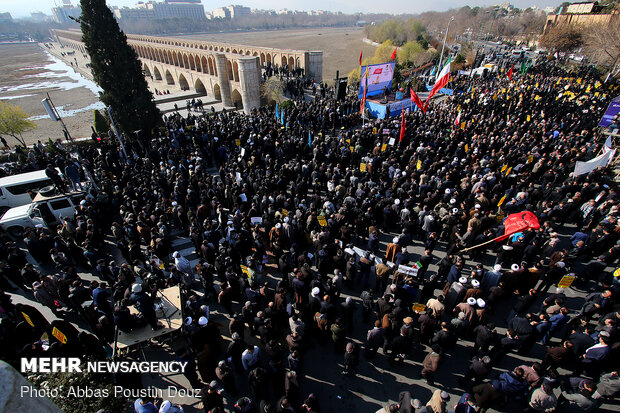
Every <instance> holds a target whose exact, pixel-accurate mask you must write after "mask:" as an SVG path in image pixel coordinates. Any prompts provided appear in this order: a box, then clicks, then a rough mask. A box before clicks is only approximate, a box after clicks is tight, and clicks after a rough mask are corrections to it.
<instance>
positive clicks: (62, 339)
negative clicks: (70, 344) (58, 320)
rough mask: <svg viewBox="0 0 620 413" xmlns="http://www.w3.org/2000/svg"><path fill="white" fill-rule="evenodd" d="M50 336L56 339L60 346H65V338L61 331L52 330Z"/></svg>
mask: <svg viewBox="0 0 620 413" xmlns="http://www.w3.org/2000/svg"><path fill="white" fill-rule="evenodd" d="M52 335H53V336H54V337H56V338H57V339H58V341H60V342H61V343H62V344H67V336H65V335H64V334H63V333H62V331H60V330H59V329H57V328H56V327H54V328H52Z"/></svg>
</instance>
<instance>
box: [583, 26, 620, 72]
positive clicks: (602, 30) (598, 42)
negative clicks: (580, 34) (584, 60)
mask: <svg viewBox="0 0 620 413" xmlns="http://www.w3.org/2000/svg"><path fill="white" fill-rule="evenodd" d="M584 45H585V52H586V54H587V55H588V56H589V57H590V59H592V61H593V62H595V63H597V64H599V65H602V66H605V67H607V68H608V69H610V70H611V71H612V73H615V72H617V71H618V69H619V66H620V24H618V21H615V22H614V21H612V22H610V23H608V24H607V25H592V26H591V27H589V28H588V30H587V31H586V33H585V35H584Z"/></svg>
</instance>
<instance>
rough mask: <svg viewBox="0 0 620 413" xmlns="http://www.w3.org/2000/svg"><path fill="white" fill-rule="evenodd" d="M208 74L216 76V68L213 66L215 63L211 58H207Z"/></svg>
mask: <svg viewBox="0 0 620 413" xmlns="http://www.w3.org/2000/svg"><path fill="white" fill-rule="evenodd" d="M209 73H210V74H212V75H215V76H217V66H216V65H215V61H214V59H213V56H212V55H211V56H209Z"/></svg>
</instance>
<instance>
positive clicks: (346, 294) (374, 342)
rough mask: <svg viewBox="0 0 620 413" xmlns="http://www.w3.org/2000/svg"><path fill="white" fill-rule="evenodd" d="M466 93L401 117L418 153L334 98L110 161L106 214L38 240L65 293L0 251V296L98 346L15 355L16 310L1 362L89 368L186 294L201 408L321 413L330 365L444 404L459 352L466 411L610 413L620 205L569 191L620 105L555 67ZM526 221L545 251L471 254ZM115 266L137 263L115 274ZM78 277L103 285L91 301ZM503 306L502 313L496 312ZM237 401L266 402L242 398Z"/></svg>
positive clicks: (169, 139)
mask: <svg viewBox="0 0 620 413" xmlns="http://www.w3.org/2000/svg"><path fill="white" fill-rule="evenodd" d="M290 81H291V82H297V83H295V85H293V86H294V87H295V90H299V88H300V87H301V86H303V85H302V84H301V83H299V82H300V81H299V82H298V81H297V80H295V79H292V80H290ZM451 86H452V88H453V89H454V90H455V91H456V93H455V95H454V96H452V97H450V98H447V99H443V98H442V99H439V100H438V101H436V102H435V103H432V104H431V105H430V107H429V109H428V111H427V112H426V114H422V113H421V112H420V111H414V112H410V113H407V114H406V115H404V120H405V135H404V138H402V140H400V139H399V133H400V129H401V127H402V125H400V122H401V117H400V116H399V117H398V118H395V119H394V118H392V119H386V120H377V121H368V120H366V121H365V122H364V124H363V125H362V119H361V116H360V114H359V100H358V99H357V97H348V98H346V99H345V100H344V101H341V102H336V101H335V100H334V99H331V98H330V96H329V95H324V94H323V95H321V94H319V95H317V96H316V98H315V99H314V100H310V101H304V100H302V99H297V100H295V101H294V103H293V105H292V106H291V108H290V109H288V110H287V111H286V112H285V114H284V115H283V116H281V117H279V118H276V114H275V113H274V109H273V108H267V107H264V108H260V109H259V110H257V111H254V112H252V114H250V115H244V114H241V113H238V112H221V113H217V114H208V115H200V116H197V114H191V113H190V114H189V115H188V117H186V118H183V117H181V116H180V115H178V114H173V115H171V116H169V117H168V118H167V119H166V125H165V127H162V128H159V129H156V130H155V131H154V132H153V134H152V139H151V140H150V142H148V144H147V145H142V146H138V145H135V147H133V148H132V147H130V148H129V153H130V156H129V157H127V158H126V157H125V155H124V153H123V152H122V151H121V150H120V148H118V147H116V146H115V145H114V144H113V143H111V142H107V143H106V142H104V143H100V144H98V145H93V146H91V147H89V148H86V149H83V150H82V157H83V159H84V165H85V166H88V168H90V169H91V170H92V171H93V172H94V175H95V176H96V177H97V180H98V181H99V192H98V194H97V195H96V196H91V197H88V198H87V199H86V200H85V202H84V203H83V204H82V205H81V206H80V207H79V208H78V211H77V213H76V216H75V217H73V218H72V219H64V220H63V223H62V225H61V226H60V227H59V228H57V229H55V230H53V231H52V230H51V229H47V228H36V229H33V230H29V231H27V232H26V234H25V236H24V243H25V246H26V248H27V249H28V251H29V253H30V254H31V255H32V257H33V258H35V259H36V261H37V262H38V264H39V265H40V266H41V267H42V268H45V269H46V271H45V272H46V273H48V274H50V275H42V274H41V273H40V272H39V271H37V269H36V267H35V266H33V265H31V264H27V261H26V258H25V255H24V253H23V252H22V251H21V250H20V248H19V246H20V243H21V240H19V242H16V243H14V242H12V241H11V240H9V239H8V238H5V242H2V243H0V258H1V259H2V261H1V263H0V274H1V277H0V283H1V284H0V288H1V289H2V290H3V291H7V290H8V291H15V290H16V287H17V288H19V290H21V291H19V294H22V295H24V294H25V295H26V296H28V297H33V299H35V300H37V301H38V302H40V303H41V304H42V305H44V306H46V307H49V308H50V309H51V310H52V311H54V312H55V313H56V314H58V315H59V316H60V317H65V316H66V314H67V312H68V311H71V312H72V311H75V312H77V313H79V314H81V315H83V316H86V315H85V314H84V310H83V304H84V303H86V302H88V301H91V300H92V301H93V306H94V308H95V309H96V313H95V316H92V315H89V316H88V317H89V318H88V321H89V324H90V326H91V329H92V332H93V334H94V336H89V338H88V339H87V338H85V336H83V338H84V342H83V343H81V344H80V345H78V346H75V347H70V348H68V346H64V347H63V345H61V344H59V343H54V346H51V347H50V348H49V349H47V350H44V349H43V348H41V345H40V343H35V344H33V342H32V341H27V339H28V338H30V337H27V336H26V338H24V339H22V340H19V339H17V340H16V339H12V338H10V339H9V337H14V334H12V333H13V332H15V331H17V330H18V329H19V328H18V325H17V322H18V319H17V317H16V311H17V309H16V308H15V306H13V305H12V304H11V303H10V297H9V296H8V295H7V294H5V293H2V297H1V299H2V301H1V305H2V314H3V318H2V324H1V325H0V329H1V334H0V343H1V344H0V352H1V353H2V359H4V360H7V361H9V362H13V363H14V362H15V361H16V360H17V359H18V357H22V356H23V355H24V354H28V355H33V356H36V355H42V354H50V353H52V354H62V355H66V354H80V355H81V354H83V352H85V351H86V350H85V349H88V352H87V354H92V356H93V357H97V356H98V355H99V353H100V352H101V351H97V347H98V348H99V350H101V348H103V347H104V346H105V345H106V344H107V345H108V346H109V345H112V343H113V342H114V330H115V328H118V329H120V330H121V331H125V332H130V331H132V330H133V329H135V328H138V327H140V326H143V325H145V324H149V325H150V327H151V328H152V329H154V330H156V329H159V328H161V325H160V324H159V323H158V321H157V318H156V314H155V311H154V308H153V296H154V292H155V291H157V289H161V288H164V287H165V286H171V285H179V286H180V287H181V289H182V291H183V303H184V308H183V313H184V317H185V323H184V326H183V333H184V334H185V336H186V337H187V341H188V345H187V347H186V348H182V349H179V350H178V351H177V352H176V355H175V357H177V358H178V359H182V360H186V361H189V362H190V366H191V368H190V369H188V370H187V371H186V372H185V375H186V377H187V379H188V380H189V381H190V383H191V385H192V386H193V387H195V388H203V391H202V398H203V405H204V410H205V412H221V411H224V395H226V396H228V397H232V398H235V400H237V398H238V400H237V402H236V403H235V404H234V411H238V412H259V411H260V412H318V411H319V405H318V397H317V396H316V395H314V394H310V395H307V394H302V392H301V391H300V390H301V388H302V387H303V381H304V365H303V360H304V358H305V356H306V354H307V352H308V351H315V352H316V351H329V350H328V348H329V347H328V345H329V346H332V347H333V351H335V352H337V353H341V354H342V366H343V369H342V373H343V374H345V375H350V376H354V375H355V374H356V370H357V368H358V366H359V364H360V363H365V362H367V361H366V360H367V359H369V360H372V359H373V358H376V357H382V356H384V357H387V358H389V360H390V361H391V362H392V363H395V364H397V363H402V362H403V360H405V359H408V358H411V355H412V354H413V353H420V352H426V353H427V355H426V357H425V358H424V360H423V362H422V371H421V377H422V378H423V379H425V380H426V381H427V382H428V383H430V384H433V385H434V384H435V380H436V375H437V374H436V372H437V371H438V369H448V370H449V369H450V364H449V362H446V360H449V359H450V357H451V355H452V354H453V352H454V350H455V348H457V347H461V346H467V347H471V357H472V359H471V363H470V367H469V368H468V370H467V371H464V372H463V371H454V372H453V373H456V374H461V375H462V377H461V380H460V384H461V389H462V391H463V396H462V397H461V399H460V400H459V402H458V404H457V406H456V411H458V412H472V411H485V410H487V409H489V408H494V407H498V406H499V407H500V408H501V406H520V408H522V409H529V411H539V412H542V411H545V412H550V411H552V410H554V409H555V408H556V407H559V406H562V405H568V404H572V405H576V406H578V408H579V409H582V410H593V409H595V408H597V407H598V406H599V405H600V404H601V403H604V402H605V400H607V399H610V398H613V397H615V396H616V395H617V393H618V391H619V390H620V378H619V377H618V367H619V365H618V363H619V361H620V357H619V355H620V353H619V351H620V342H619V337H620V335H619V332H620V330H619V329H618V326H619V323H620V307H619V300H618V297H619V296H620V277H618V276H616V273H615V272H613V270H614V269H615V265H616V264H617V260H618V256H619V255H620V245H619V244H618V240H619V238H620V237H619V234H620V231H619V228H620V227H619V226H618V222H617V219H618V217H619V216H620V212H619V210H618V208H619V203H620V198H619V197H618V194H617V192H616V191H617V189H616V183H615V181H614V179H613V178H614V175H613V172H612V170H611V168H598V169H596V170H594V171H592V172H591V173H589V174H585V175H581V176H573V174H572V172H573V169H574V166H575V163H576V162H577V161H586V160H589V159H591V158H593V157H594V156H596V155H597V154H598V153H599V151H600V150H602V149H603V143H604V142H605V138H606V137H605V136H602V135H601V134H600V133H599V131H598V130H597V124H598V121H599V119H600V118H601V116H602V113H603V112H604V110H605V108H606V105H607V103H608V102H609V100H610V98H611V97H612V96H613V94H614V92H615V93H617V89H618V86H617V85H616V84H615V83H613V82H609V83H606V84H601V83H600V82H599V81H597V80H596V79H594V78H593V77H592V76H591V74H590V73H589V72H583V73H573V74H566V73H564V72H563V71H561V70H560V69H556V68H554V67H547V66H539V67H537V68H532V69H531V71H530V72H529V73H528V74H527V75H525V76H516V77H515V78H514V79H513V80H512V81H510V80H508V79H507V78H505V77H503V76H496V77H487V78H470V77H467V76H459V77H456V78H454V79H453V81H452V83H451ZM296 96H297V92H296ZM457 117H458V119H459V120H460V122H459V123H458V124H455V119H457ZM360 125H361V126H360ZM41 149H42V148H37V147H35V148H32V149H31V150H30V152H29V153H32V155H28V158H27V159H28V162H29V163H30V167H32V168H42V167H45V166H46V165H47V164H55V165H59V166H60V165H62V166H63V168H64V165H65V164H66V161H67V156H68V154H67V153H64V152H63V151H62V150H60V149H57V150H55V151H54V152H53V153H50V152H46V151H44V150H41ZM145 149H147V150H145ZM524 210H528V211H532V212H533V213H534V214H535V215H536V216H537V217H538V220H539V222H540V224H541V226H540V229H538V230H528V231H523V232H520V233H517V234H514V235H512V236H510V237H508V238H507V239H506V240H504V241H501V242H491V243H487V244H485V245H484V246H482V247H478V248H474V249H471V250H468V249H469V248H471V247H474V246H477V245H479V244H483V243H485V242H487V241H490V240H492V239H494V238H495V237H497V236H499V235H502V234H503V233H504V227H503V224H502V222H503V218H504V217H505V216H507V215H509V214H511V213H516V212H521V211H524ZM175 234H181V235H182V236H186V237H189V239H191V242H192V243H193V245H194V247H195V250H196V255H197V256H198V257H199V258H200V263H199V264H198V265H196V266H195V267H192V266H191V265H190V263H189V261H188V260H187V258H186V257H183V256H182V255H181V254H180V253H179V252H178V251H174V250H173V249H172V247H171V240H172V237H173V236H174V235H175ZM106 237H107V239H108V240H112V241H113V242H106V241H105V239H106ZM385 244H387V246H385ZM414 246H415V247H420V246H422V247H423V249H424V253H423V254H420V255H417V254H412V253H411V249H412V248H411V247H414ZM354 247H355V249H354ZM113 248H118V249H119V250H120V253H121V255H122V257H123V259H124V260H123V262H118V261H114V260H111V258H110V257H111V256H112V255H111V253H112V249H113ZM438 252H439V253H438ZM444 252H445V254H444ZM431 265H433V269H430V266H431ZM435 266H437V267H436V268H437V270H436V271H435V270H434V268H435ZM76 269H88V270H90V271H92V272H93V274H94V275H96V276H97V277H98V278H99V279H100V280H99V281H98V282H92V283H90V284H89V285H87V283H85V282H84V280H82V279H81V278H80V276H79V275H78V272H77V271H76ZM405 269H406V270H405ZM411 269H413V270H411ZM567 274H574V275H575V277H576V279H575V281H574V284H573V287H571V288H578V289H579V290H583V291H585V292H587V297H586V298H585V300H583V299H581V300H579V301H580V302H579V305H578V307H579V308H577V307H575V306H574V302H573V303H572V304H573V306H572V307H571V306H569V305H568V299H567V297H566V295H565V292H566V291H565V290H564V289H562V288H558V287H557V285H558V283H559V282H560V280H562V278H563V276H565V275H567ZM507 300H509V301H511V302H512V303H513V304H514V305H513V306H512V308H511V311H510V313H503V312H501V311H498V309H501V308H503V307H502V306H501V302H503V301H507ZM216 303H217V304H216ZM414 304H416V305H414ZM420 304H422V305H420ZM131 305H135V306H136V308H137V309H138V310H139V312H140V316H139V317H136V316H134V315H132V314H131V313H130V311H129V306H131ZM207 305H208V306H210V308H214V309H215V310H216V311H218V312H221V313H224V314H226V315H227V317H228V318H229V320H230V324H229V326H228V328H225V327H224V326H218V325H216V324H215V323H214V322H213V321H212V320H210V317H209V313H208V309H207ZM356 315H360V316H361V317H362V318H363V323H364V324H365V325H366V326H367V329H368V331H367V333H365V332H364V334H363V335H364V336H365V337H366V340H365V342H364V343H361V345H360V343H358V342H356V341H354V340H352V339H351V337H352V334H353V329H354V325H355V323H354V321H353V320H354V317H355V316H356ZM22 324H23V322H22ZM500 327H501V328H503V327H505V328H506V333H505V334H499V332H498V330H499V328H500ZM222 335H226V336H228V337H230V341H229V342H227V343H226V344H225V343H224V342H223V340H222ZM252 337H255V338H258V339H259V340H260V344H258V345H255V344H249V343H250V342H252V343H254V342H256V341H255V340H254V339H253V338H252ZM25 340H26V341H25ZM93 343H94V344H93ZM537 343H538V345H542V346H545V348H546V354H545V355H544V357H543V358H540V359H539V360H538V361H537V362H535V363H533V364H523V365H515V366H514V369H513V370H511V371H506V372H501V373H500V374H497V370H495V371H494V370H493V367H494V366H496V365H497V364H498V363H499V362H500V361H501V360H502V359H503V358H504V357H505V356H506V355H507V354H509V353H519V354H522V355H524V356H530V357H531V356H532V354H531V353H532V349H533V347H534V346H535V345H536V344H537ZM311 346H315V347H314V349H313V350H309V348H310V347H311ZM316 346H318V348H319V350H316V348H317V347H316ZM379 353H380V354H381V356H380V355H379ZM515 360H516V361H518V360H517V359H515ZM411 376H412V377H411V378H413V374H412V375H411ZM241 381H246V382H247V383H249V386H250V389H251V394H239V392H238V388H239V387H240V386H239V383H240V382H241ZM554 389H556V391H555V392H554ZM557 389H559V390H560V391H561V395H560V396H559V397H556V393H557ZM395 396H396V395H395ZM448 398H449V395H448V393H447V392H446V391H442V390H441V389H438V390H437V391H435V392H434V393H433V395H432V398H431V399H430V400H429V401H428V402H427V403H421V402H420V400H417V398H416V393H415V390H412V391H411V392H404V393H401V394H400V395H399V401H398V402H397V403H392V404H388V405H386V406H385V407H384V408H382V409H381V410H380V411H386V412H413V411H420V409H424V408H425V409H426V411H427V412H429V413H444V412H446V411H447V410H448V408H450V409H452V408H453V407H454V406H447V400H448ZM513 403H516V404H514V405H513ZM160 407H161V408H162V409H163V408H164V406H158V407H156V406H155V405H154V404H153V401H152V400H149V399H140V400H138V401H136V406H135V408H136V411H137V412H155V411H158V409H159V408H160ZM173 408H177V409H178V407H175V406H171V405H170V404H169V403H168V404H167V405H166V407H165V409H173ZM322 410H323V411H330V407H329V406H322ZM159 411H174V410H159Z"/></svg>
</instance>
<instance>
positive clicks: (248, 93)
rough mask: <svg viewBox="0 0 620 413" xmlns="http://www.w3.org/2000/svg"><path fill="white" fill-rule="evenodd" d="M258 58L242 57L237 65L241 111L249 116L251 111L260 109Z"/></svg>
mask: <svg viewBox="0 0 620 413" xmlns="http://www.w3.org/2000/svg"><path fill="white" fill-rule="evenodd" d="M258 60H259V57H258V56H255V57H243V58H240V59H239V60H237V62H238V64H239V83H240V85H241V101H242V102H243V111H244V112H245V113H247V114H249V113H250V112H251V111H252V109H258V108H259V107H260V71H259V69H258V68H259V66H258Z"/></svg>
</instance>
